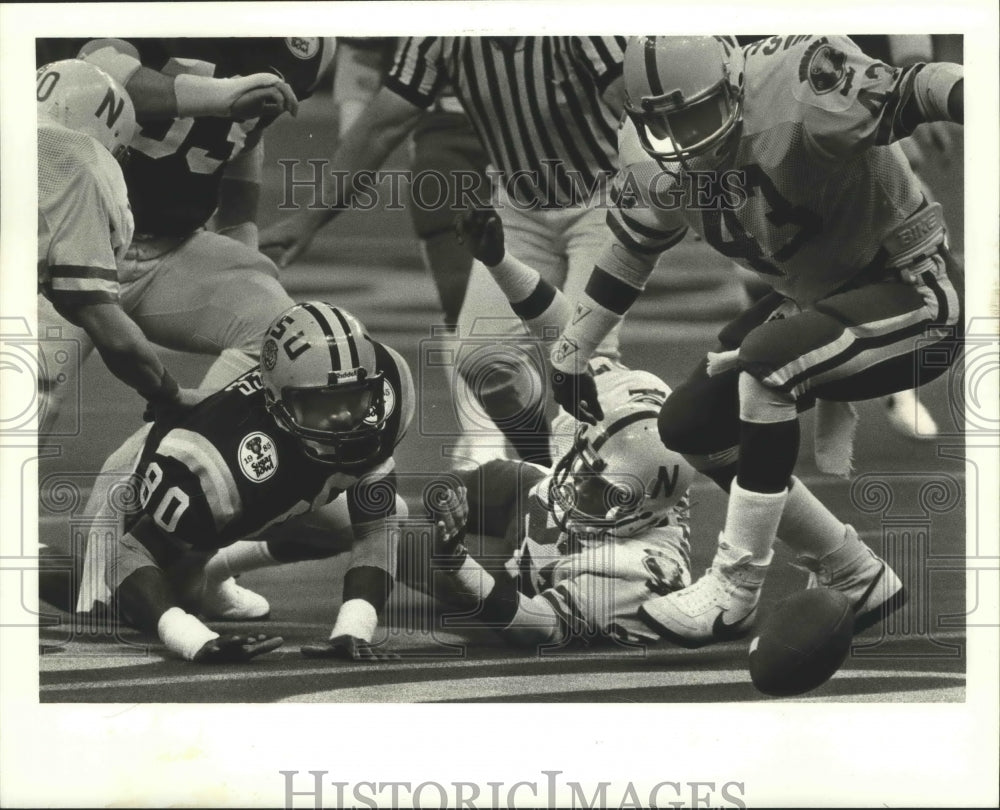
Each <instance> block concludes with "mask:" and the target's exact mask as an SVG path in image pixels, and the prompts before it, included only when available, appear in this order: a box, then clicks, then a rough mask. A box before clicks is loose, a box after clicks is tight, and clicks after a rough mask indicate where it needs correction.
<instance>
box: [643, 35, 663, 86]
mask: <svg viewBox="0 0 1000 810" xmlns="http://www.w3.org/2000/svg"><path fill="white" fill-rule="evenodd" d="M645 56H646V79H647V81H649V89H650V90H652V91H653V95H654V96H662V95H663V83H662V82H661V81H660V71H659V68H658V67H657V64H656V37H647V38H646V52H645Z"/></svg>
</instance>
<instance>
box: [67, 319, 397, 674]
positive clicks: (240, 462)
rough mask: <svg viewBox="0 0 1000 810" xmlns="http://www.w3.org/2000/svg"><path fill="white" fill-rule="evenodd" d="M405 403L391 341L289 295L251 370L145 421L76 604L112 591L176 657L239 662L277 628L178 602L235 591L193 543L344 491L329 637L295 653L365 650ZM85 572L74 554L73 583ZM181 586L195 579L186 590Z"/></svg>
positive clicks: (244, 531) (212, 543) (205, 600)
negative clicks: (209, 622)
mask: <svg viewBox="0 0 1000 810" xmlns="http://www.w3.org/2000/svg"><path fill="white" fill-rule="evenodd" d="M413 410H414V393H413V382H412V379H411V376H410V370H409V368H408V366H407V365H406V362H405V361H404V360H403V358H402V357H401V356H400V355H399V354H398V353H397V352H396V351H394V350H393V349H391V348H390V347H388V346H385V345H383V344H381V343H378V342H375V341H373V340H372V339H371V338H369V337H368V335H367V334H366V332H365V330H364V327H363V326H362V325H361V324H360V323H359V322H358V320H357V319H356V318H354V316H352V315H351V314H350V313H348V312H346V311H344V310H341V309H338V308H336V307H334V306H331V305H329V304H325V303H321V302H313V303H303V304H297V305H296V306H294V307H292V308H291V309H289V310H288V311H287V312H285V313H284V314H283V315H281V316H279V317H278V318H277V319H276V320H275V321H274V322H273V323H272V324H271V326H270V328H269V329H268V330H267V333H266V336H265V338H264V341H263V345H262V347H261V367H260V369H259V370H257V369H254V370H251V371H249V372H247V373H246V374H244V375H243V376H241V377H239V378H237V379H236V380H234V381H233V382H232V383H231V384H230V385H228V386H227V387H226V388H225V389H224V390H222V391H220V392H219V393H217V394H215V395H213V396H211V397H209V398H208V399H206V400H205V401H203V402H202V403H201V404H199V405H198V406H197V407H195V408H194V409H192V410H191V411H190V412H188V413H187V414H185V415H183V416H181V417H179V418H176V419H174V420H172V421H167V420H161V421H158V422H156V423H155V424H154V425H153V426H152V428H151V429H150V430H149V433H148V436H147V438H146V441H145V446H144V447H143V450H142V453H141V456H140V458H139V460H138V463H137V465H136V467H135V468H134V469H135V471H136V474H137V476H138V477H139V479H140V480H141V484H140V492H139V501H140V503H141V505H142V508H141V510H140V511H139V512H138V513H137V514H134V515H132V516H131V517H130V518H129V519H128V520H127V522H126V526H125V529H126V530H127V533H126V534H125V535H124V537H123V538H122V539H121V541H120V542H119V543H117V544H116V545H115V546H114V547H113V548H110V549H104V548H103V547H102V546H101V544H100V542H98V541H92V542H91V543H90V545H89V546H88V550H87V565H88V566H90V567H91V568H94V567H97V568H99V569H101V570H103V571H104V573H105V579H106V585H107V589H108V590H107V592H105V593H92V592H86V590H84V591H81V594H80V599H79V601H78V605H77V607H78V610H80V611H87V610H90V609H91V608H92V607H93V604H94V601H95V600H99V601H105V602H107V601H109V600H113V602H112V603H114V604H116V605H117V607H118V610H119V612H120V614H121V615H122V616H123V617H124V618H125V619H126V620H127V621H129V622H130V623H131V624H133V625H134V626H136V627H138V628H139V629H142V630H145V631H147V632H156V633H158V635H159V637H160V639H161V640H162V641H163V643H164V644H165V645H166V646H167V649H169V650H170V651H171V652H173V653H176V654H178V655H180V656H182V657H184V658H186V659H188V660H193V661H199V662H228V661H244V660H247V659H249V658H252V657H254V656H256V655H259V654H260V653H262V652H266V651H268V650H272V649H274V648H276V647H277V646H279V645H280V644H281V640H280V639H275V638H268V637H266V636H260V637H257V636H251V637H243V636H237V635H226V636H221V637H220V636H219V634H218V633H216V632H215V631H213V630H211V629H209V628H208V627H206V626H205V625H204V624H203V623H202V622H201V621H200V620H199V619H198V618H197V617H196V616H195V615H193V614H192V613H188V612H186V611H185V610H183V609H182V608H181V606H180V602H181V601H182V597H183V598H184V601H188V600H190V601H189V604H191V609H192V610H193V611H200V610H201V605H202V604H208V605H209V606H210V608H211V610H214V611H215V612H217V613H223V612H224V608H225V605H226V603H227V601H229V600H230V599H231V597H233V595H234V592H235V595H236V598H237V599H239V598H240V597H241V593H240V592H241V591H242V590H243V589H239V586H236V585H235V584H234V583H232V582H231V581H230V580H229V579H228V578H226V579H223V578H216V577H213V576H207V577H202V576H201V571H200V569H199V566H198V565H195V566H193V569H194V570H193V571H192V566H191V555H190V552H191V551H192V550H194V551H196V552H201V553H202V554H203V560H202V562H203V561H204V558H207V557H208V555H210V554H211V553H212V552H214V551H216V550H217V549H219V548H222V547H225V546H227V545H229V544H231V543H234V542H235V541H237V540H239V539H241V538H245V537H250V536H254V535H256V534H257V533H258V532H260V531H262V530H265V529H267V527H269V526H272V524H276V523H279V522H281V521H283V520H285V519H287V518H290V517H293V516H296V515H304V514H305V513H308V512H312V511H315V510H323V509H326V508H328V505H329V504H331V503H332V502H334V501H336V500H343V501H345V502H346V506H347V511H348V513H349V515H350V523H351V527H352V529H353V535H354V537H353V539H354V543H353V548H352V550H351V559H350V563H349V566H348V570H347V573H346V575H345V577H344V587H343V600H344V601H343V605H342V606H341V608H340V611H339V612H338V614H337V619H336V622H335V624H334V627H333V631H332V632H331V634H330V639H329V641H327V642H324V643H321V644H316V645H309V646H306V647H303V648H302V652H303V654H305V655H309V656H314V657H341V658H344V657H346V658H354V657H365V656H367V655H368V650H367V643H368V642H370V641H371V639H372V635H373V634H374V632H375V630H376V627H377V624H378V611H379V610H381V609H382V607H383V606H384V604H385V601H386V599H387V598H388V596H389V593H390V591H391V589H392V585H393V581H394V572H395V569H396V561H395V554H396V547H395V544H396V534H395V533H394V532H393V531H390V528H389V524H388V522H389V521H390V520H391V519H392V518H393V516H394V515H396V514H397V505H398V504H399V503H401V501H399V500H398V499H397V497H396V483H395V473H394V469H395V461H394V459H393V449H394V448H395V446H396V445H397V444H398V443H399V441H400V440H401V439H402V437H403V435H404V433H405V431H406V428H407V426H408V425H409V423H410V421H411V419H412V417H413ZM341 496H342V497H341ZM404 508H405V507H404ZM102 553H103V554H104V556H105V558H106V559H105V560H104V561H102V560H101V559H100V557H101V554H102ZM294 555H295V551H294V550H293V552H292V555H291V556H292V557H294ZM321 556H329V555H326V554H325V555H321ZM299 559H301V557H299ZM285 561H291V560H289V559H286V560H285ZM92 581H93V577H92V576H89V575H88V573H87V571H86V568H85V572H84V578H83V585H84V588H85V589H86V588H87V587H88V586H89V584H90V583H91V582H92ZM227 583H228V584H227ZM192 584H194V585H196V586H198V587H200V588H204V591H203V592H202V593H197V592H195V593H194V594H191V593H189V591H190V590H191V585H192ZM223 587H228V589H229V592H228V593H227V592H225V591H222V592H220V588H223ZM242 596H244V597H245V596H246V594H245V593H244V594H242ZM246 601H247V600H246V599H243V601H242V604H244V605H245V604H246ZM251 602H252V600H251ZM252 606H253V605H252V604H251V607H252ZM265 607H266V603H265ZM210 612H211V611H210ZM265 613H266V610H265ZM229 618H249V617H247V616H230V617H229Z"/></svg>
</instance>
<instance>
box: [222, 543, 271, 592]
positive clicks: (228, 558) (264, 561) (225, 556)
mask: <svg viewBox="0 0 1000 810" xmlns="http://www.w3.org/2000/svg"><path fill="white" fill-rule="evenodd" d="M275 565H281V563H280V562H279V561H278V560H276V559H274V557H273V556H271V552H270V551H268V548H267V541H266V540H240V541H239V542H236V543H233V544H232V545H231V546H226V547H225V548H220V549H219V550H218V551H217V552H215V555H214V556H213V557H212V559H210V560H209V561H208V562H207V563H206V564H205V576H206V577H207V578H208V581H209V582H211V583H215V584H217V583H219V582H222V581H223V580H225V579H229V578H230V577H237V576H239V575H240V574H244V573H246V572H247V571H256V570H257V569H258V568H270V567H272V566H275Z"/></svg>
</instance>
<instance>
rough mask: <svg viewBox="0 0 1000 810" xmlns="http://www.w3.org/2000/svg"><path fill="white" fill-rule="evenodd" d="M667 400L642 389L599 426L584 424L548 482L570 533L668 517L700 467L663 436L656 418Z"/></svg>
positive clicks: (624, 533)
mask: <svg viewBox="0 0 1000 810" xmlns="http://www.w3.org/2000/svg"><path fill="white" fill-rule="evenodd" d="M650 376H652V375H650ZM664 387H666V386H664ZM668 390H669V389H668ZM657 395H658V396H657ZM665 399H666V394H664V393H662V392H655V393H650V392H647V391H643V392H641V393H638V394H637V395H636V396H634V397H632V398H630V399H629V400H627V401H626V402H624V403H623V404H621V405H619V406H617V407H615V408H612V409H610V410H609V411H608V412H607V413H606V414H605V417H604V419H603V420H602V421H601V422H599V423H598V424H597V425H595V426H589V425H583V424H581V425H580V427H579V428H578V429H577V433H576V440H575V441H574V443H573V447H572V449H571V450H570V451H569V452H568V453H566V454H565V455H564V456H563V457H562V458H560V459H559V461H558V462H556V465H555V467H554V468H553V472H552V479H551V481H550V483H549V490H548V509H549V511H550V513H551V514H552V516H553V519H554V520H555V521H556V523H557V524H558V525H559V527H560V528H561V529H562V530H563V531H564V532H566V533H567V534H573V533H574V532H579V531H589V532H594V531H602V530H603V531H608V532H613V533H614V535H615V536H616V537H629V536H631V535H633V534H635V533H636V532H639V531H642V530H644V529H646V528H649V527H650V526H656V525H663V524H664V523H666V522H667V521H668V519H669V517H670V510H671V508H672V507H674V506H675V505H676V504H677V503H678V501H680V500H681V498H683V497H684V495H685V493H686V492H687V489H688V487H689V486H690V485H691V480H692V478H693V477H694V470H692V468H691V466H690V465H689V464H688V463H687V462H686V461H685V460H684V459H683V458H682V457H681V456H680V455H678V454H677V453H674V452H672V451H670V450H668V449H667V448H666V447H664V446H663V442H662V441H660V435H659V431H658V430H657V426H656V423H657V417H658V416H659V413H660V407H661V406H662V405H663V402H664V401H665Z"/></svg>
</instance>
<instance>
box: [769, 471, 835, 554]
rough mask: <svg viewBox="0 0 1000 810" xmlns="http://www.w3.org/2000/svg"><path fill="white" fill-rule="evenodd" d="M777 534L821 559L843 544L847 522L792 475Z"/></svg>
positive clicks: (801, 550) (790, 546)
mask: <svg viewBox="0 0 1000 810" xmlns="http://www.w3.org/2000/svg"><path fill="white" fill-rule="evenodd" d="M778 537H780V538H781V539H782V541H783V542H784V543H785V544H786V545H788V547H789V548H791V549H793V550H794V551H796V552H798V553H799V554H803V555H805V556H807V557H812V558H814V559H817V560H818V559H820V558H822V557H825V556H826V555H827V554H830V553H831V552H833V551H836V550H837V549H839V548H840V547H841V546H843V545H844V542H845V540H846V537H847V526H846V525H845V524H844V522H843V521H841V520H840V519H839V518H838V517H837V516H836V515H834V514H833V512H831V511H830V510H829V509H827V508H826V506H825V505H824V504H823V502H822V501H820V499H819V498H817V497H816V496H815V495H813V493H812V492H810V491H809V488H808V487H807V486H806V485H805V484H803V483H802V482H801V481H800V480H799V479H797V478H795V477H794V476H793V477H792V484H791V488H790V490H789V492H788V500H787V501H786V503H785V510H784V511H783V512H782V513H781V521H780V522H779V523H778Z"/></svg>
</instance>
